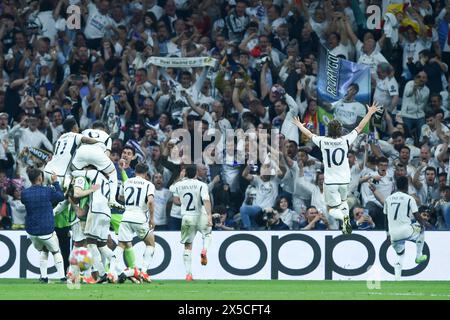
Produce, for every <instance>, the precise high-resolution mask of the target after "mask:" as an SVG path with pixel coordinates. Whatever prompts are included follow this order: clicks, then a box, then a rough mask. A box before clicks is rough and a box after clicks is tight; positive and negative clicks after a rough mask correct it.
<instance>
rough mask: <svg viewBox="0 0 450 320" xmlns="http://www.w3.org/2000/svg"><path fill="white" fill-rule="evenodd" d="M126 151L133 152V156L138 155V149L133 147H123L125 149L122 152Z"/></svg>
mask: <svg viewBox="0 0 450 320" xmlns="http://www.w3.org/2000/svg"><path fill="white" fill-rule="evenodd" d="M125 149H128V150H131V151H132V152H133V156H134V155H135V154H136V149H135V148H134V147H132V146H129V145H125V146H124V147H123V149H122V152H123V150H125Z"/></svg>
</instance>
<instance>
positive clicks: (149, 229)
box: [108, 163, 155, 283]
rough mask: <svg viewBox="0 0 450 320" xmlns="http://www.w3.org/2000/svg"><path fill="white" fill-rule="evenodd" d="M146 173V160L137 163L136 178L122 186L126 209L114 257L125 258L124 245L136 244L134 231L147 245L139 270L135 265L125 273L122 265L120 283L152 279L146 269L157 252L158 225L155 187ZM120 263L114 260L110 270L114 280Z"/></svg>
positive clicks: (128, 246)
mask: <svg viewBox="0 0 450 320" xmlns="http://www.w3.org/2000/svg"><path fill="white" fill-rule="evenodd" d="M147 172H148V166H147V165H146V164H144V163H138V164H137V165H136V167H135V174H136V177H134V178H130V179H128V180H127V181H125V183H124V186H123V192H124V197H125V212H124V213H123V218H122V222H121V223H120V226H119V244H118V246H117V247H116V249H115V251H114V253H115V257H122V255H123V251H124V249H125V248H132V247H133V244H132V243H131V241H132V240H133V238H134V234H137V236H138V237H139V238H141V239H142V240H143V241H144V243H145V245H146V248H145V252H144V262H143V265H142V270H141V271H140V272H139V270H138V269H137V268H135V267H134V266H129V268H130V269H129V270H126V271H124V272H122V270H123V269H122V268H119V270H120V274H119V282H121V283H122V282H124V281H125V280H126V279H127V278H128V277H134V278H136V279H139V278H140V279H142V280H143V281H145V282H151V280H150V276H149V275H148V273H147V270H148V268H149V266H150V262H151V260H152V258H153V253H154V252H155V236H154V235H153V229H154V228H155V221H154V210H155V209H154V208H155V206H154V195H155V186H154V185H153V183H151V182H150V181H148V180H147ZM117 264H118V263H117V259H113V260H112V261H111V273H110V274H109V275H108V278H109V279H110V280H111V282H115V271H116V269H117V268H116V265H117Z"/></svg>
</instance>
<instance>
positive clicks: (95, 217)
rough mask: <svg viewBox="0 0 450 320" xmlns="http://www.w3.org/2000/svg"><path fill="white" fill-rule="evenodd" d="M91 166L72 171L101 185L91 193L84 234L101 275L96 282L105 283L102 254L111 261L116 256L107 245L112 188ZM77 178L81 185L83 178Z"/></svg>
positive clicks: (73, 173) (106, 179)
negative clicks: (109, 203) (109, 202)
mask: <svg viewBox="0 0 450 320" xmlns="http://www.w3.org/2000/svg"><path fill="white" fill-rule="evenodd" d="M91 168H92V167H87V168H86V169H87V170H75V171H73V172H72V176H74V177H76V178H78V177H83V178H84V179H87V180H88V181H89V182H90V183H91V184H92V185H99V187H95V188H94V189H96V190H94V192H92V193H90V206H89V212H88V215H87V219H86V225H85V228H84V234H85V236H86V243H87V248H88V250H89V251H90V252H91V254H92V259H93V267H94V268H95V270H97V271H98V273H99V276H100V277H99V278H98V279H97V281H96V283H103V282H106V281H107V280H108V278H107V274H106V271H105V266H104V265H103V263H102V256H103V257H104V258H105V260H109V261H111V259H112V258H113V256H114V253H113V251H112V250H111V249H110V248H108V246H107V245H106V242H107V241H108V234H109V224H110V220H111V209H110V207H109V205H108V199H109V194H110V192H111V190H110V187H109V179H108V178H107V177H106V176H105V175H103V173H102V172H100V171H98V170H95V169H91ZM77 180H78V181H77V184H78V185H79V186H81V185H82V180H81V179H77ZM83 185H84V183H83ZM86 193H87V192H86ZM90 282H93V281H90Z"/></svg>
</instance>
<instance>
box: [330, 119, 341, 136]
mask: <svg viewBox="0 0 450 320" xmlns="http://www.w3.org/2000/svg"><path fill="white" fill-rule="evenodd" d="M328 136H329V137H331V138H339V137H341V136H342V124H341V123H340V122H339V121H338V120H336V119H333V120H331V121H330V122H328Z"/></svg>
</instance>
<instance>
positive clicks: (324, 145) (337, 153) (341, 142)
mask: <svg viewBox="0 0 450 320" xmlns="http://www.w3.org/2000/svg"><path fill="white" fill-rule="evenodd" d="M357 136H358V131H356V130H352V132H350V133H349V134H347V135H345V136H342V137H340V138H331V137H321V136H316V135H313V137H312V141H313V142H314V144H315V145H317V146H318V147H319V148H320V151H321V152H322V157H323V164H324V167H325V172H324V176H325V177H324V183H325V184H348V183H350V165H349V164H348V159H347V155H348V150H349V149H350V145H351V144H352V143H353V141H355V139H356V137H357Z"/></svg>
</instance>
